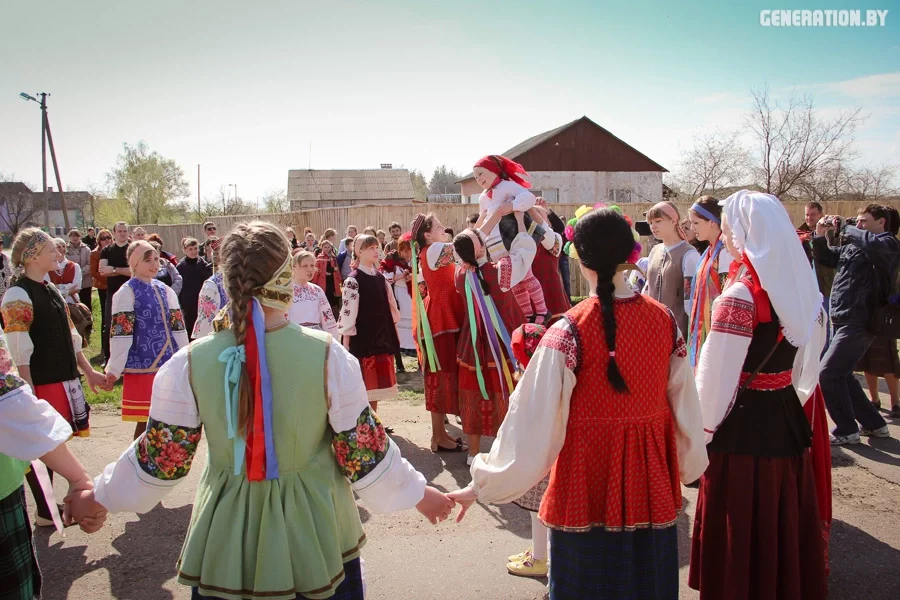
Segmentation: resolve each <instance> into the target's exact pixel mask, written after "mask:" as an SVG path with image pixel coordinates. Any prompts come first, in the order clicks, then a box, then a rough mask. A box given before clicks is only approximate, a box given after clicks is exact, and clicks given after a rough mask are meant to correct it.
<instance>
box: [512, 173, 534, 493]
mask: <svg viewBox="0 0 900 600" xmlns="http://www.w3.org/2000/svg"><path fill="white" fill-rule="evenodd" d="M513 184H514V185H515V186H516V189H515V190H514V192H513V193H514V194H515V198H513V202H512V205H513V210H515V211H518V212H525V211H526V210H530V209H532V208H534V201H535V197H534V194H532V193H531V192H529V191H528V190H526V189H525V188H524V187H522V186H521V185H519V184H517V183H513ZM526 491H527V490H526Z"/></svg>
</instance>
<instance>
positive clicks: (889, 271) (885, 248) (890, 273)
mask: <svg viewBox="0 0 900 600" xmlns="http://www.w3.org/2000/svg"><path fill="white" fill-rule="evenodd" d="M841 233H842V237H843V243H844V245H843V246H839V247H829V246H828V240H827V238H825V236H815V237H814V238H813V252H814V253H815V258H816V261H818V262H819V263H821V264H822V265H824V266H826V267H832V268H835V269H837V273H836V274H835V277H834V283H833V284H832V286H831V320H832V322H834V324H835V325H847V324H853V325H861V326H863V327H865V326H866V325H868V323H869V319H870V317H871V314H872V310H873V308H874V307H875V285H876V281H875V274H876V273H877V276H878V286H879V287H880V291H881V298H880V299H879V301H878V302H879V304H883V303H884V302H886V300H887V297H888V295H889V294H890V293H891V292H892V288H893V285H894V275H895V273H896V270H897V266H898V264H900V240H898V239H897V237H896V236H894V235H893V234H892V233H890V232H885V233H879V234H872V233H869V232H868V231H864V230H862V229H859V228H857V227H852V226H849V227H846V228H844V230H843V231H842V232H841Z"/></svg>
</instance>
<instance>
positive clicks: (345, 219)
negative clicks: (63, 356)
mask: <svg viewBox="0 0 900 600" xmlns="http://www.w3.org/2000/svg"><path fill="white" fill-rule="evenodd" d="M676 205H677V206H678V210H679V212H680V213H681V215H682V217H684V216H686V215H687V210H688V208H690V204H688V203H677V204H676ZM823 205H824V208H825V212H826V213H827V214H837V215H844V216H852V215H856V212H857V210H858V209H859V206H860V205H859V203H856V202H825V203H823ZM579 206H580V205H579V204H552V205H551V208H552V209H553V211H554V212H556V213H557V214H558V215H560V217H562V218H563V220H568V219H569V218H571V217H572V216H573V215H574V213H575V211H576V210H577V209H578V207H579ZM651 206H652V204H649V203H634V204H623V205H621V208H622V210H623V212H624V213H625V214H626V215H628V216H629V217H630V218H631V219H632V220H634V221H640V220H642V219H643V218H644V217H643V214H644V212H645V211H647V210H648V209H649V208H650V207H651ZM784 207H785V209H787V212H788V215H789V216H790V218H791V222H792V223H794V224H795V225H800V224H801V223H803V215H804V208H805V204H804V203H802V202H797V203H785V204H784ZM895 208H900V206H895ZM477 210H478V207H477V206H476V205H474V204H422V203H418V204H385V205H357V206H344V207H340V208H316V209H311V210H302V211H297V212H291V213H277V214H259V215H240V216H232V217H211V218H210V219H209V220H210V221H212V222H213V223H215V224H216V227H217V228H218V234H219V235H220V236H223V235H225V234H226V233H228V231H230V230H231V228H232V227H234V225H235V224H237V223H241V222H246V221H252V220H254V219H263V220H266V221H271V222H273V223H277V224H278V225H281V226H284V227H288V226H290V227H293V228H294V231H295V232H296V233H297V237H298V238H302V236H303V229H304V228H305V227H310V228H311V229H312V230H313V231H314V232H315V234H316V236H321V235H322V232H324V231H325V230H326V229H329V228H331V229H334V230H336V231H337V233H338V239H340V238H341V237H342V236H343V234H344V232H345V231H346V228H347V226H348V225H356V227H357V228H358V229H359V231H360V233H362V230H363V228H365V227H367V226H369V225H371V226H373V227H375V228H376V229H383V230H385V231H387V230H388V227H389V226H390V224H391V223H394V222H396V223H400V225H401V226H402V227H403V229H404V230H406V229H408V228H409V224H410V223H411V222H412V220H413V219H414V218H415V216H416V214H417V213H434V214H435V215H436V216H437V218H438V219H439V220H440V222H441V223H442V224H443V225H444V226H445V227H451V228H453V230H454V231H456V232H459V231H462V230H463V229H464V228H465V223H466V218H467V217H468V215H470V214H471V213H472V212H475V211H477ZM143 227H144V228H145V229H146V230H147V232H148V233H154V232H155V233H157V234H159V236H160V237H161V238H162V239H163V247H164V248H165V249H166V250H169V251H170V252H174V253H176V254H178V255H179V256H180V255H181V240H182V239H183V238H185V237H195V238H197V239H198V240H201V241H202V240H203V239H205V237H206V235H205V233H204V231H203V224H202V223H188V224H183V225H143ZM570 272H571V281H572V286H571V287H572V295H573V296H584V295H587V294H588V289H587V285H586V283H585V281H584V278H583V277H582V276H581V272H580V271H579V269H578V263H577V262H576V261H571V268H570Z"/></svg>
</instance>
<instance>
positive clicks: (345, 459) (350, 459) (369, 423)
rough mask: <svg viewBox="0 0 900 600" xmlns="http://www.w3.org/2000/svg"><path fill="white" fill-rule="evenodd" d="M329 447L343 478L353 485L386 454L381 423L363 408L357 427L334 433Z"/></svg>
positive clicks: (385, 436) (368, 408) (370, 470)
mask: <svg viewBox="0 0 900 600" xmlns="http://www.w3.org/2000/svg"><path fill="white" fill-rule="evenodd" d="M331 444H332V447H333V448H334V456H335V458H336V459H337V462H338V465H340V467H341V471H343V473H344V477H346V478H347V480H348V481H350V483H356V482H357V481H359V480H360V479H362V478H363V477H365V476H366V475H368V474H369V473H371V472H372V469H374V468H375V466H376V465H377V464H378V463H379V462H381V461H382V460H384V457H385V455H386V454H387V448H388V443H387V434H386V433H385V432H384V427H383V426H382V424H381V420H380V419H379V418H378V415H376V414H375V413H374V412H372V409H371V408H370V407H368V406H367V407H366V408H364V409H363V411H362V412H361V413H360V415H359V417H358V418H357V420H356V427H354V428H353V429H348V430H347V431H341V432H340V433H335V434H334V435H333V436H332V442H331Z"/></svg>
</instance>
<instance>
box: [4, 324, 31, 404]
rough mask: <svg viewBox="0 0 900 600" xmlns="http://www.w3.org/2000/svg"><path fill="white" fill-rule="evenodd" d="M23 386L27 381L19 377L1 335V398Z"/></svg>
mask: <svg viewBox="0 0 900 600" xmlns="http://www.w3.org/2000/svg"><path fill="white" fill-rule="evenodd" d="M23 385H25V381H24V380H23V379H22V378H21V377H19V371H18V370H17V369H16V365H15V363H14V362H13V359H12V355H10V353H9V350H8V349H7V348H6V339H5V338H4V337H3V336H2V335H0V397H3V396H5V395H6V394H8V393H9V392H11V391H13V390H15V389H18V388H20V387H22V386H23Z"/></svg>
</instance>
